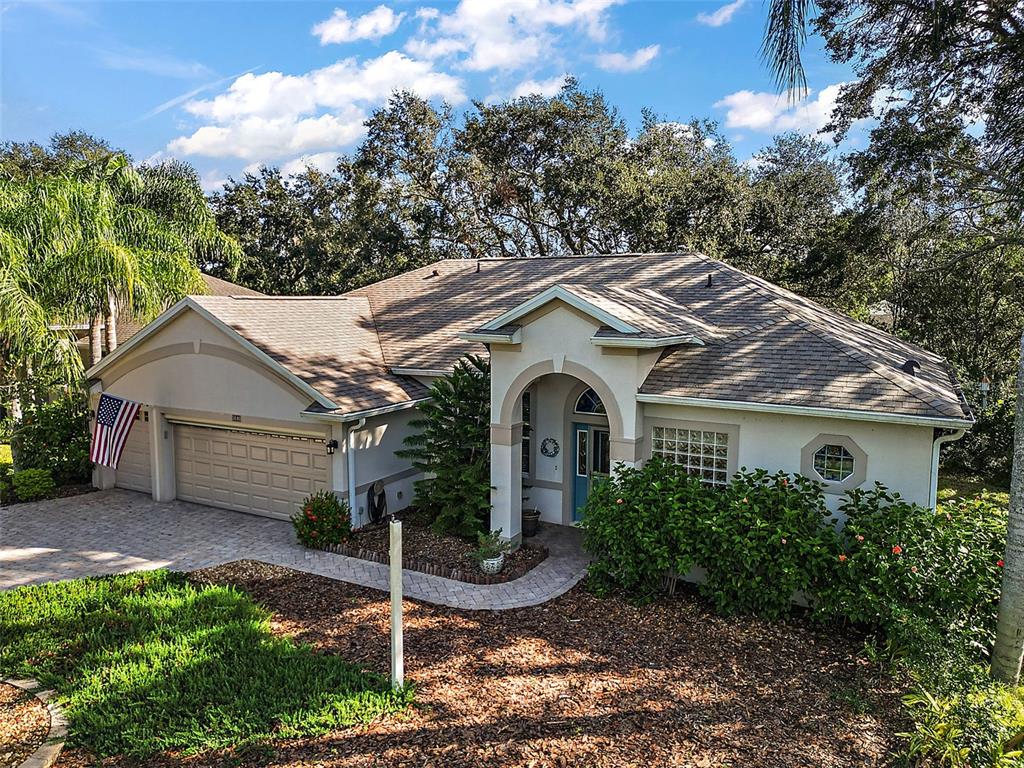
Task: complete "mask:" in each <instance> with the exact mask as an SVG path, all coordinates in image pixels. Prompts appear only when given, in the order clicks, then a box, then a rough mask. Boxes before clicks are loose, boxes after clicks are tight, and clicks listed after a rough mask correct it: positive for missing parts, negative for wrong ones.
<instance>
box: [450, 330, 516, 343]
mask: <svg viewBox="0 0 1024 768" xmlns="http://www.w3.org/2000/svg"><path fill="white" fill-rule="evenodd" d="M499 327H500V326H499ZM456 335H457V336H458V337H459V338H460V339H462V340H463V341H479V342H480V343H481V344H521V343H522V340H523V332H522V329H521V328H516V329H515V330H514V331H512V332H511V333H497V332H495V331H491V330H481V331H463V332H461V333H458V334H456Z"/></svg>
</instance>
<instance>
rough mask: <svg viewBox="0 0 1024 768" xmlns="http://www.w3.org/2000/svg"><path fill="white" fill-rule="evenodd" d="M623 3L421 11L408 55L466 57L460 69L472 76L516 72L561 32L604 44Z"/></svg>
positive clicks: (469, 2)
mask: <svg viewBox="0 0 1024 768" xmlns="http://www.w3.org/2000/svg"><path fill="white" fill-rule="evenodd" d="M620 2H622V0H462V1H461V2H460V3H459V4H458V6H457V7H456V8H455V10H454V11H452V12H451V13H447V14H445V13H441V12H440V11H438V10H437V9H436V8H429V9H427V8H424V9H421V10H420V11H419V12H417V18H419V19H420V21H421V28H420V35H419V37H417V38H414V39H412V40H410V41H409V42H408V43H407V45H406V50H408V51H410V52H411V53H414V54H415V55H417V56H423V57H427V58H439V57H442V56H450V55H453V54H456V53H461V54H465V55H464V56H463V57H462V58H461V59H460V66H462V67H464V68H465V69H469V70H472V71H478V72H483V71H488V70H493V69H499V70H512V69H519V68H521V67H523V66H526V65H528V64H531V63H533V62H536V61H537V60H539V59H540V58H542V57H543V56H544V55H545V54H547V53H549V52H550V51H551V50H552V48H553V46H554V44H555V42H556V41H557V34H556V33H557V32H558V31H560V30H569V29H578V30H580V31H582V32H583V33H584V34H585V35H586V36H587V37H588V38H590V39H591V40H595V41H598V42H600V41H603V40H604V39H605V38H606V37H607V34H608V29H607V26H608V18H607V11H608V9H609V8H611V7H612V6H613V5H617V4H618V3H620Z"/></svg>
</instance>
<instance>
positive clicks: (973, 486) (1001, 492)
mask: <svg viewBox="0 0 1024 768" xmlns="http://www.w3.org/2000/svg"><path fill="white" fill-rule="evenodd" d="M982 491H988V492H989V493H990V494H991V495H992V496H993V497H994V499H995V501H996V503H998V504H1002V505H1004V506H1007V507H1008V506H1009V505H1010V489H1009V486H1008V485H1007V484H1006V483H1001V482H994V481H991V480H986V479H985V478H983V477H965V476H962V475H947V474H941V473H940V474H939V489H938V500H939V501H940V502H942V501H949V500H950V499H954V498H957V497H963V498H966V499H969V498H971V497H973V496H977V495H979V494H980V493H982Z"/></svg>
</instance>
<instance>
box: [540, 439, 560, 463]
mask: <svg viewBox="0 0 1024 768" xmlns="http://www.w3.org/2000/svg"><path fill="white" fill-rule="evenodd" d="M540 452H541V453H543V454H544V455H545V456H547V457H548V458H549V459H553V458H554V457H555V456H557V455H558V441H557V440H555V438H553V437H545V438H544V439H543V440H542V441H541V443H540Z"/></svg>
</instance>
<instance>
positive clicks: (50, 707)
mask: <svg viewBox="0 0 1024 768" xmlns="http://www.w3.org/2000/svg"><path fill="white" fill-rule="evenodd" d="M0 682H4V683H7V684H8V685H13V686H14V687H15V688H20V689H21V690H23V691H26V692H28V693H31V694H32V695H33V696H35V697H36V698H37V699H39V701H40V703H41V704H42V705H43V706H44V707H46V711H47V712H48V713H49V714H50V727H49V729H48V730H47V732H46V738H45V739H43V743H42V744H40V745H39V746H38V747H37V748H36V750H35V752H33V753H32V754H31V755H29V756H28V757H26V758H25V760H24V761H22V763H21V765H20V766H19V768H50V766H51V765H53V764H54V762H56V760H57V757H58V756H59V755H60V753H61V750H62V749H64V742H65V740H66V739H67V735H68V723H67V720H65V719H64V713H63V712H62V711H61V708H60V706H59V705H58V704H57V702H56V701H54V696H55V694H54V692H53V691H43V690H40V688H41V687H42V686H41V685H40V684H39V681H38V680H33V679H32V678H22V679H13V678H4V679H3V680H0Z"/></svg>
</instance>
